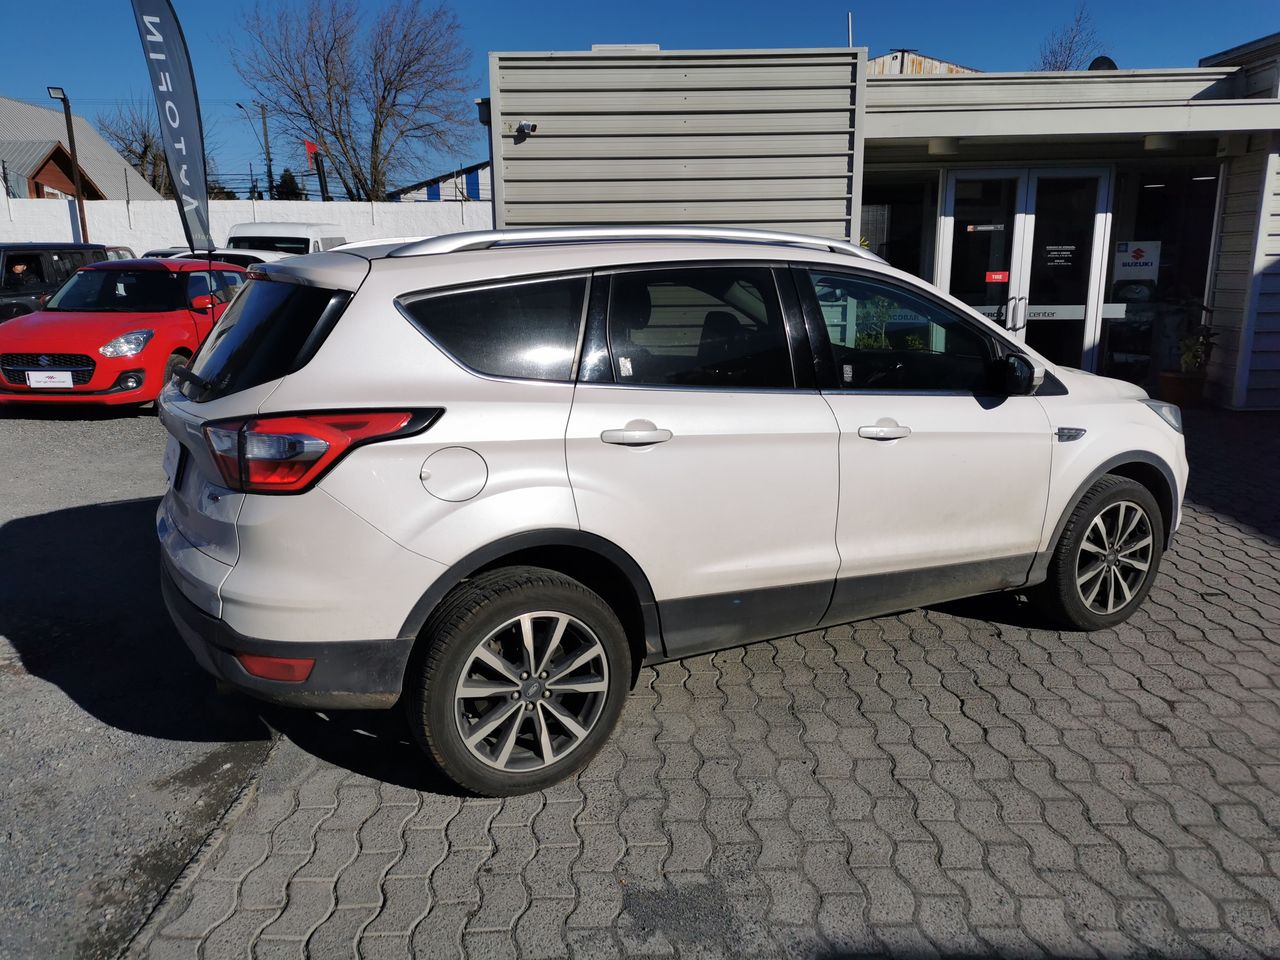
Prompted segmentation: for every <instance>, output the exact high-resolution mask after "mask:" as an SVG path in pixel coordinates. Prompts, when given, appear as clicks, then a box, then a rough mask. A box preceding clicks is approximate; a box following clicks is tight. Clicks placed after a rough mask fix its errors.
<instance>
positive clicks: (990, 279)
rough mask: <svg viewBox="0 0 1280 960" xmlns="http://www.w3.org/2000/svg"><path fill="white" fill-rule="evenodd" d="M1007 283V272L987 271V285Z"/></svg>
mask: <svg viewBox="0 0 1280 960" xmlns="http://www.w3.org/2000/svg"><path fill="white" fill-rule="evenodd" d="M1008 282H1009V271H1008V270H988V271H987V283H1008Z"/></svg>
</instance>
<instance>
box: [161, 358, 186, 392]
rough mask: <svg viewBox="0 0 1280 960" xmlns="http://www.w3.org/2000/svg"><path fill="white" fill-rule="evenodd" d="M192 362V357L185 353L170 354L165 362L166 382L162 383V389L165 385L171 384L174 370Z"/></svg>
mask: <svg viewBox="0 0 1280 960" xmlns="http://www.w3.org/2000/svg"><path fill="white" fill-rule="evenodd" d="M190 362H191V358H190V357H188V356H186V355H185V354H181V353H172V354H170V355H169V359H168V360H166V361H165V364H164V382H163V383H161V384H160V389H161V390H163V389H164V388H165V387H167V386H168V385H169V381H170V380H172V379H173V372H174V371H175V370H177V369H178V368H179V367H185V366H186V365H187V364H188V363H190Z"/></svg>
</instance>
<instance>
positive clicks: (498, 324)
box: [402, 277, 587, 380]
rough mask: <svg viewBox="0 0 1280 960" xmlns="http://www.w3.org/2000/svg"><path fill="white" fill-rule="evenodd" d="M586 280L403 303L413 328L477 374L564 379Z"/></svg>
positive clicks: (505, 287) (570, 371)
mask: <svg viewBox="0 0 1280 960" xmlns="http://www.w3.org/2000/svg"><path fill="white" fill-rule="evenodd" d="M586 291H587V281H586V278H585V277H575V278H572V279H562V280H539V281H534V282H530V283H513V284H506V285H503V286H500V287H487V288H485V289H482V290H467V291H464V292H462V293H448V294H442V295H439V296H425V297H421V298H419V299H416V300H406V301H402V305H403V306H404V308H405V310H406V311H407V312H408V314H409V317H410V318H411V319H412V320H413V323H414V325H415V326H417V327H418V329H420V330H421V331H422V332H423V333H425V334H426V335H427V336H429V337H430V338H431V339H432V340H434V341H435V342H436V343H437V344H439V345H440V347H441V348H442V349H444V350H445V351H447V352H448V353H449V354H450V355H451V356H452V357H453V358H454V359H455V360H457V361H458V362H459V363H461V364H463V365H464V366H467V367H470V368H471V369H472V370H475V371H476V372H478V373H486V374H489V375H491V376H495V377H517V378H520V379H525V380H569V379H572V377H573V355H574V352H575V351H576V350H577V347H578V328H579V327H580V325H581V323H582V300H583V297H584V296H585V295H586Z"/></svg>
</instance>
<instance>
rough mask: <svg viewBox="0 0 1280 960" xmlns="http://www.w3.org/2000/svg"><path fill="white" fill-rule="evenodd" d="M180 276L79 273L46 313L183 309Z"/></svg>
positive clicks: (153, 272)
mask: <svg viewBox="0 0 1280 960" xmlns="http://www.w3.org/2000/svg"><path fill="white" fill-rule="evenodd" d="M183 289H184V284H183V281H182V275H181V274H177V273H170V272H169V271H168V270H120V269H100V270H81V271H80V272H79V273H77V274H75V275H73V276H72V277H71V279H70V280H68V281H67V282H66V283H64V284H63V285H62V287H61V288H59V290H58V292H57V293H55V294H54V295H53V299H51V300H50V301H49V304H48V306H47V307H46V308H45V309H47V310H76V311H85V312H89V313H112V312H117V313H119V312H137V313H159V312H165V311H169V310H182V309H185V308H186V304H185V302H184V301H183Z"/></svg>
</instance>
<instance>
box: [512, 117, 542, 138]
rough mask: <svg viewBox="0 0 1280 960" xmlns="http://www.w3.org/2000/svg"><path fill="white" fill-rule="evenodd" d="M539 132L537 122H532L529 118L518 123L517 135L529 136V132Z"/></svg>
mask: <svg viewBox="0 0 1280 960" xmlns="http://www.w3.org/2000/svg"><path fill="white" fill-rule="evenodd" d="M537 132H538V125H537V124H536V123H530V122H529V121H528V120H521V121H520V122H519V123H518V124H517V125H516V135H517V136H520V137H527V136H529V134H531V133H537Z"/></svg>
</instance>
